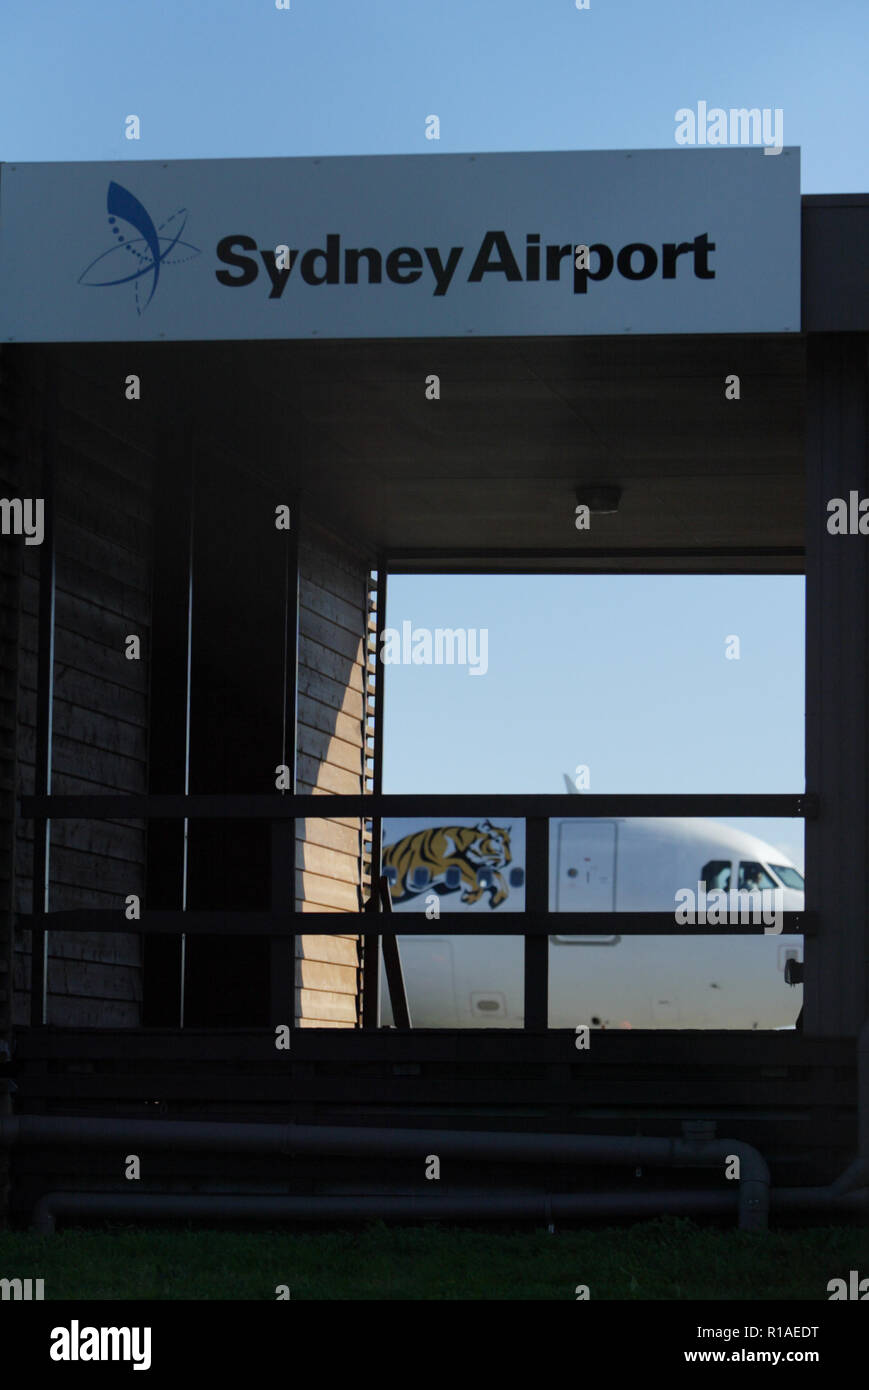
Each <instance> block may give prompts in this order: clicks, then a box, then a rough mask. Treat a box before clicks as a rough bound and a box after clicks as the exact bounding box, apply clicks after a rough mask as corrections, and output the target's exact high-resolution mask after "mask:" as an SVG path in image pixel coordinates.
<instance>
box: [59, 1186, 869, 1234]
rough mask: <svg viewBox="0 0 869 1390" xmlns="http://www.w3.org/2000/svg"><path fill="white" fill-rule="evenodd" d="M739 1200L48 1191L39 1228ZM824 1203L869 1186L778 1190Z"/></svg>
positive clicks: (800, 1202)
mask: <svg viewBox="0 0 869 1390" xmlns="http://www.w3.org/2000/svg"><path fill="white" fill-rule="evenodd" d="M737 1204H738V1197H737V1194H736V1193H731V1192H685V1191H666V1192H665V1191H662V1192H597V1193H595V1192H586V1193H570V1194H561V1193H556V1194H550V1193H546V1192H508V1193H503V1194H499V1195H496V1196H492V1195H491V1194H489V1193H487V1194H485V1195H477V1194H474V1193H451V1194H445V1195H444V1196H443V1197H415V1196H407V1195H402V1196H398V1197H387V1196H384V1195H382V1194H380V1193H378V1194H375V1195H372V1196H366V1195H354V1196H352V1197H305V1196H302V1197H298V1196H287V1197H282V1196H248V1195H241V1194H226V1193H214V1194H203V1193H191V1194H189V1195H187V1194H180V1193H173V1194H169V1193H166V1194H163V1193H159V1194H158V1193H135V1192H133V1193H131V1192H48V1193H46V1194H45V1195H44V1196H43V1197H40V1199H39V1201H38V1202H37V1203H36V1206H35V1207H34V1210H33V1229H34V1231H36V1232H38V1233H40V1234H42V1235H51V1234H53V1232H54V1229H55V1223H56V1220H57V1218H58V1217H59V1216H71V1217H92V1218H94V1217H96V1218H101V1219H104V1220H105V1219H111V1218H113V1217H119V1218H122V1219H124V1220H129V1219H130V1218H131V1217H143V1218H157V1219H162V1220H182V1219H186V1218H190V1217H196V1218H198V1219H200V1220H216V1221H226V1220H245V1219H247V1220H250V1219H254V1220H270V1221H336V1220H337V1221H374V1220H395V1221H454V1220H471V1221H481V1220H488V1221H499V1220H514V1221H515V1220H524V1221H541V1222H545V1223H546V1225H548V1226H551V1225H552V1224H554V1222H556V1221H570V1220H576V1219H577V1218H587V1217H595V1216H596V1217H630V1216H651V1215H655V1216H660V1215H664V1214H668V1215H679V1216H683V1215H698V1214H702V1215H718V1214H725V1215H726V1214H729V1213H732V1212H733V1211H734V1210H735V1209H736V1207H737ZM815 1206H817V1207H820V1208H822V1209H824V1210H826V1211H833V1212H835V1213H837V1214H840V1213H842V1212H846V1211H847V1212H854V1211H860V1212H866V1211H869V1192H867V1191H863V1192H855V1193H851V1194H849V1195H848V1196H845V1197H842V1198H839V1199H838V1200H833V1199H832V1198H831V1196H830V1191H829V1189H828V1188H805V1189H803V1188H782V1189H780V1190H779V1191H777V1192H776V1193H774V1194H773V1208H774V1209H775V1210H776V1211H803V1210H810V1209H812V1208H813V1207H815Z"/></svg>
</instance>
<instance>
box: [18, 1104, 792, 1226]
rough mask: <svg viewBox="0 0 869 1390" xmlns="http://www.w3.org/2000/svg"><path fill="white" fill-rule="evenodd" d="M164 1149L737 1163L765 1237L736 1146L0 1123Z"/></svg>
mask: <svg viewBox="0 0 869 1390" xmlns="http://www.w3.org/2000/svg"><path fill="white" fill-rule="evenodd" d="M28 1142H29V1143H36V1144H54V1143H56V1144H75V1145H79V1146H95V1145H96V1146H105V1145H111V1144H119V1145H120V1144H123V1145H125V1146H129V1147H130V1148H131V1149H133V1150H134V1149H135V1148H136V1147H139V1148H154V1147H160V1148H163V1147H166V1148H172V1149H174V1150H183V1149H207V1150H209V1151H210V1152H213V1151H214V1150H215V1149H221V1150H223V1151H224V1152H250V1151H258V1152H260V1153H280V1154H293V1153H313V1154H332V1155H351V1156H354V1157H359V1156H363V1155H369V1156H370V1155H388V1156H390V1157H393V1158H399V1157H410V1158H417V1157H419V1155H420V1154H422V1155H426V1154H429V1153H435V1154H437V1155H438V1157H441V1158H444V1157H446V1158H458V1159H477V1160H479V1159H489V1160H491V1161H501V1162H511V1161H512V1162H519V1163H540V1162H552V1163H600V1164H614V1165H622V1166H631V1165H640V1164H647V1165H649V1166H654V1165H655V1164H660V1165H661V1166H663V1167H676V1168H717V1167H719V1166H720V1167H721V1169H722V1171H723V1169H724V1165H725V1163H726V1162H727V1161H728V1160H730V1159H732V1158H738V1159H739V1163H740V1178H739V1189H738V1190H739V1226H740V1229H741V1230H764V1229H765V1228H766V1225H767V1218H768V1213H769V1185H770V1177H769V1169H768V1167H767V1165H766V1162H765V1160H764V1158H763V1157H762V1155H761V1154H759V1153H758V1151H757V1150H756V1149H753V1148H752V1147H751V1146H750V1145H749V1144H743V1143H742V1142H741V1141H737V1140H727V1139H711V1140H695V1139H676V1138H671V1139H650V1138H644V1137H640V1136H636V1137H634V1136H631V1137H624V1136H621V1135H587V1134H517V1133H501V1132H498V1131H476V1130H436V1129H374V1128H367V1127H365V1126H355V1127H351V1126H348V1125H345V1126H336V1125H294V1124H286V1125H275V1124H237V1123H236V1124H233V1123H221V1122H207V1121H196V1120H117V1119H103V1118H99V1119H90V1118H80V1117H74V1116H46V1115H19V1116H13V1117H11V1118H10V1119H2V1118H0V1147H3V1146H4V1145H5V1146H8V1147H11V1146H12V1145H14V1144H19V1143H28Z"/></svg>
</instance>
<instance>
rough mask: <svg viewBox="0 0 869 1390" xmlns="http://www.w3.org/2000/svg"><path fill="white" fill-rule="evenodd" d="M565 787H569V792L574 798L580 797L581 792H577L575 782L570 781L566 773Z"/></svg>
mask: <svg viewBox="0 0 869 1390" xmlns="http://www.w3.org/2000/svg"><path fill="white" fill-rule="evenodd" d="M564 785H565V786H566V787H567V790H568V791H569V792H570V793H571V794H572V795H573V796H579V791H578V790H577V788H576V786H575V785H574V784H573V782H572V781H571V780H570V778H569V777H568V775H567V773H566V772H565V774H564Z"/></svg>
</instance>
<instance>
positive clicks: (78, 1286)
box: [0, 1217, 869, 1301]
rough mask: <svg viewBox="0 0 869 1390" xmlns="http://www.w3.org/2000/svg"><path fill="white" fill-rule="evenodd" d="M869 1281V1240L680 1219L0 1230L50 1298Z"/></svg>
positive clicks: (8, 1249)
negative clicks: (538, 1226)
mask: <svg viewBox="0 0 869 1390" xmlns="http://www.w3.org/2000/svg"><path fill="white" fill-rule="evenodd" d="M850 1269H857V1270H859V1271H860V1272H861V1277H865V1276H867V1275H869V1232H867V1231H866V1230H865V1229H854V1228H853V1227H842V1226H837V1227H827V1228H812V1229H798V1230H794V1229H791V1230H780V1231H773V1232H770V1233H769V1234H766V1235H749V1234H747V1233H742V1232H739V1231H734V1230H732V1229H728V1230H722V1229H718V1228H710V1227H701V1226H697V1225H695V1224H694V1223H693V1222H691V1221H688V1220H683V1219H677V1218H669V1217H666V1218H661V1219H658V1220H655V1221H647V1222H642V1223H637V1224H635V1225H632V1226H622V1227H618V1228H612V1229H606V1230H601V1229H599V1228H597V1229H594V1230H570V1231H559V1232H558V1233H556V1234H555V1235H549V1234H548V1233H546V1232H545V1231H534V1232H531V1231H529V1232H525V1233H522V1232H506V1233H505V1232H504V1231H488V1230H478V1229H474V1230H469V1229H452V1228H433V1227H424V1228H407V1227H386V1226H384V1225H382V1224H377V1225H373V1226H369V1227H366V1228H360V1229H357V1230H353V1231H318V1232H310V1231H306V1232H303V1233H298V1232H293V1231H283V1230H265V1229H262V1230H258V1231H250V1230H247V1231H241V1232H240V1231H237V1230H232V1231H226V1230H201V1229H185V1230H182V1229H177V1228H174V1229H160V1228H155V1227H149V1228H138V1227H131V1226H117V1225H116V1226H110V1227H104V1228H101V1229H94V1228H90V1229H74V1228H68V1229H66V1230H63V1231H60V1232H59V1233H58V1234H56V1235H53V1236H36V1235H31V1234H29V1233H27V1232H16V1231H5V1232H0V1277H5V1278H14V1277H18V1278H34V1279H37V1278H42V1279H44V1280H45V1297H46V1299H47V1300H48V1299H197V1300H199V1299H269V1300H273V1299H274V1298H275V1297H276V1294H275V1288H276V1286H277V1285H279V1284H286V1285H288V1286H289V1288H290V1291H291V1297H292V1299H294V1300H296V1299H327V1300H331V1299H378V1300H381V1299H570V1300H573V1299H575V1297H576V1293H575V1290H576V1286H577V1285H578V1284H586V1285H588V1287H589V1290H590V1296H591V1298H592V1299H595V1300H598V1299H675V1300H678V1299H692V1298H700V1299H726V1300H730V1299H740V1300H743V1299H744V1300H757V1299H760V1300H762V1299H773V1298H785V1299H794V1298H802V1299H816V1300H817V1299H820V1300H824V1301H826V1300H827V1299H828V1297H829V1295H828V1293H827V1283H828V1281H829V1280H830V1279H833V1278H838V1277H842V1278H845V1279H846V1280H847V1278H848V1271H849V1270H850Z"/></svg>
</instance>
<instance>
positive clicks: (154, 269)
mask: <svg viewBox="0 0 869 1390" xmlns="http://www.w3.org/2000/svg"><path fill="white" fill-rule="evenodd" d="M106 211H107V212H108V214H109V226H110V227H111V229H112V231H113V232H114V234H115V237H116V240H115V243H114V245H112V246H110V247H109V249H108V251H102V252H101V253H100V255H99V256H97V257H96V259H95V260H92V261H91V263H90V265H89V266H88V267H87V268H86V269H85V270H83V271H82V273H81V275H80V276H79V280H78V283H79V284H80V285H91V286H105V285H128V284H132V285H134V286H135V290H136V313H137V314H143V313H144V312H145V310H146V309H147V307H148V305H149V304H150V303H151V300H152V299H153V298H154V292H155V290H156V289H157V283H158V281H159V279H160V267H161V266H162V265H181V264H182V263H183V262H184V261H191V260H193V258H194V257H195V256H198V255H199V254H200V248H199V247H198V246H191V244H190V242H189V241H182V240H181V238H182V236H183V234H184V228H185V227H186V225H187V209H186V208H179V209H178V211H177V212H173V213H172V216H171V217H167V218H166V220H165V222H161V223H160V225H159V227H155V226H154V223H153V221H152V219H151V216H150V214H149V213H148V212H147V210H146V209H145V208H144V207H143V205H142V204H141V203H140V202H139V199H138V198H137V197H136V196H135V195H134V194H133V193H131V192H130V190H129V189H128V188H123V187H122V186H121V185H120V184H119V183H115V182H114V180H112V181H111V182H110V183H109V191H108V196H107V198H106ZM179 219H180V221H179ZM120 224H125V225H126V227H127V228H132V229H133V231H134V232H138V233H139V235H138V236H130V234H129V231H127V230H125V229H124V227H123V226H122V225H120ZM179 249H183V250H184V251H186V252H188V253H189V254H187V255H180V254H178V251H179ZM173 253H174V254H173ZM111 258H114V259H111ZM131 258H132V261H133V269H132V270H130V272H129V274H121V275H117V276H116V277H115V278H114V279H112V280H104V279H95V278H93V277H91V272H92V271H95V267H96V266H102V269H101V270H99V271H96V272H95V273H96V274H98V275H100V276H102V275H104V274H105V273H106V271H107V270H108V271H109V272H111V271H112V270H115V269H120V268H121V267H120V264H119V262H120V261H121V259H123V260H124V263H125V268H126V267H129V265H130V259H131ZM107 261H110V262H111V263H110V264H109V265H104V264H103V262H107ZM148 277H150V280H149V278H148ZM149 286H150V288H149ZM147 289H149V293H148V297H147V299H145V300H144V302H143V295H144V292H145V290H147Z"/></svg>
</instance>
